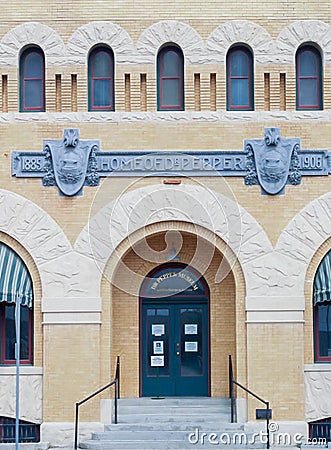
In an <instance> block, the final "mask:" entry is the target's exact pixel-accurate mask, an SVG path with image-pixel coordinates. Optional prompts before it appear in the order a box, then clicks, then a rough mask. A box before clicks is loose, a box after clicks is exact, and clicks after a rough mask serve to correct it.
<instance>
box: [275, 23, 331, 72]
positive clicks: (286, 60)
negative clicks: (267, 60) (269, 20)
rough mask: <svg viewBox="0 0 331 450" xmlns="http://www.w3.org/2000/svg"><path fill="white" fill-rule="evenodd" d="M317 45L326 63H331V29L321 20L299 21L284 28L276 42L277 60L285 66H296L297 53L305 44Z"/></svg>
mask: <svg viewBox="0 0 331 450" xmlns="http://www.w3.org/2000/svg"><path fill="white" fill-rule="evenodd" d="M310 42H314V43H316V44H317V45H318V46H319V47H320V48H321V50H322V53H323V59H324V61H325V62H326V63H330V62H331V27H330V25H328V24H327V23H325V22H322V21H319V20H298V21H296V22H294V23H291V24H290V25H289V26H288V27H286V28H284V29H283V30H282V31H281V32H280V33H279V35H278V38H277V40H276V49H275V50H276V52H275V55H276V56H277V60H274V62H280V63H283V64H294V61H295V53H296V51H297V49H298V47H299V46H300V45H301V44H304V43H310Z"/></svg>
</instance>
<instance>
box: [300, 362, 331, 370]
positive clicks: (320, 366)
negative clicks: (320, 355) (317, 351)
mask: <svg viewBox="0 0 331 450" xmlns="http://www.w3.org/2000/svg"><path fill="white" fill-rule="evenodd" d="M304 371H305V372H331V361H330V362H326V361H321V362H315V363H314V364H305V365H304Z"/></svg>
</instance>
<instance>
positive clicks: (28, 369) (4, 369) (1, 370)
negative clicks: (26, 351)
mask: <svg viewBox="0 0 331 450" xmlns="http://www.w3.org/2000/svg"><path fill="white" fill-rule="evenodd" d="M15 374H16V366H15V365H14V366H12V365H10V366H9V365H8V366H0V376H2V375H15ZM42 374H43V368H42V367H34V366H27V365H22V366H21V365H20V375H42Z"/></svg>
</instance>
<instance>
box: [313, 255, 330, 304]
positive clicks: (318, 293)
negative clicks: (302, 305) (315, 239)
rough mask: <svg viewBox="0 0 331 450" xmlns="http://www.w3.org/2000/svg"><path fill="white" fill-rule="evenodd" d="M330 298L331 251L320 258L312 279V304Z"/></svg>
mask: <svg viewBox="0 0 331 450" xmlns="http://www.w3.org/2000/svg"><path fill="white" fill-rule="evenodd" d="M329 300H331V252H329V253H328V254H327V255H326V256H325V257H324V259H323V260H322V262H321V264H320V265H319V268H318V270H317V273H316V276H315V280H314V305H316V303H322V302H327V301H329Z"/></svg>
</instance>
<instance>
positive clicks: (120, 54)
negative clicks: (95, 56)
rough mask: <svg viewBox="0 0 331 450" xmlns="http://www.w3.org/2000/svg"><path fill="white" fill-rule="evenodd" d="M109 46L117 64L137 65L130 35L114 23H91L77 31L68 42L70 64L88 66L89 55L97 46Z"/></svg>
mask: <svg viewBox="0 0 331 450" xmlns="http://www.w3.org/2000/svg"><path fill="white" fill-rule="evenodd" d="M100 44H106V45H109V46H110V47H111V48H112V50H113V52H114V56H115V61H116V64H125V63H126V64H129V63H137V61H136V60H135V48H134V45H133V42H132V39H131V37H130V36H129V34H128V33H127V32H126V31H125V30H124V29H123V28H121V27H120V26H119V25H116V24H114V23H112V22H91V23H88V24H87V25H84V26H82V27H81V28H79V29H78V30H76V31H75V32H74V33H73V35H72V36H71V37H70V39H69V40H68V44H67V58H68V61H67V63H68V64H74V65H75V64H76V65H86V64H87V58H88V53H89V51H90V50H91V49H92V47H93V46H95V45H100Z"/></svg>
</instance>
